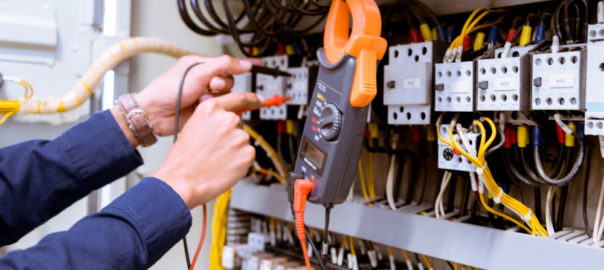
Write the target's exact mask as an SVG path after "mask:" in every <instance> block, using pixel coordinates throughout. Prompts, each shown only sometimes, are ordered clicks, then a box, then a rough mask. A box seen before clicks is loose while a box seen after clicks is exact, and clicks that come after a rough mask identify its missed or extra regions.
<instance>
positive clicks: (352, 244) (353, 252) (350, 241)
mask: <svg viewBox="0 0 604 270" xmlns="http://www.w3.org/2000/svg"><path fill="white" fill-rule="evenodd" d="M348 245H349V246H350V253H351V254H352V256H356V255H357V252H356V250H354V241H352V236H348Z"/></svg>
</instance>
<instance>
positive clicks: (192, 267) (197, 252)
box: [189, 203, 207, 270]
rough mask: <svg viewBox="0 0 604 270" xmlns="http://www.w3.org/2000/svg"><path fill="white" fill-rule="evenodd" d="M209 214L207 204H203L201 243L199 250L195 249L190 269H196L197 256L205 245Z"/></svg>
mask: <svg viewBox="0 0 604 270" xmlns="http://www.w3.org/2000/svg"><path fill="white" fill-rule="evenodd" d="M206 221H207V216H206V204H205V203H204V204H203V227H202V229H201V238H200V239H199V244H197V250H195V256H194V257H193V261H192V262H191V267H190V268H189V270H193V269H195V263H196V262H197V257H199V252H200V251H201V247H202V246H203V240H204V239H205V238H206V227H207V222H206Z"/></svg>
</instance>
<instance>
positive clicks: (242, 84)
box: [231, 72, 252, 120]
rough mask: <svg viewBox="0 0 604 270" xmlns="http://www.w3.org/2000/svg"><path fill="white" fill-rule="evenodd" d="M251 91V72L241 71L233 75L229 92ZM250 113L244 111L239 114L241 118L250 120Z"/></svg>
mask: <svg viewBox="0 0 604 270" xmlns="http://www.w3.org/2000/svg"><path fill="white" fill-rule="evenodd" d="M251 91H252V74H251V73H249V72H248V73H243V74H239V75H235V76H233V88H231V92H241V93H246V92H251ZM251 118H252V113H251V112H249V111H248V112H244V113H242V114H241V119H242V120H251Z"/></svg>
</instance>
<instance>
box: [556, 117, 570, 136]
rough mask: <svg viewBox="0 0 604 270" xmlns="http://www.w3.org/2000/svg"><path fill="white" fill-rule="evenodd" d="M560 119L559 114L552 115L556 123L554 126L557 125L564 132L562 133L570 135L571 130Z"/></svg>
mask: <svg viewBox="0 0 604 270" xmlns="http://www.w3.org/2000/svg"><path fill="white" fill-rule="evenodd" d="M561 117H562V116H561V115H560V114H559V113H556V114H554V121H556V124H558V126H560V128H562V130H564V133H566V134H569V135H572V134H573V130H572V129H571V128H570V127H568V126H567V125H566V124H565V123H564V122H563V121H562V118H561Z"/></svg>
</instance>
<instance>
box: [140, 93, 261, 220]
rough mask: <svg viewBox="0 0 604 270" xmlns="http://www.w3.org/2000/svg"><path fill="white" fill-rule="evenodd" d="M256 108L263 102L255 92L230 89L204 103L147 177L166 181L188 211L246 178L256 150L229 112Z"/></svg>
mask: <svg viewBox="0 0 604 270" xmlns="http://www.w3.org/2000/svg"><path fill="white" fill-rule="evenodd" d="M260 106H262V100H260V99H259V97H258V96H257V95H256V94H253V93H230V94H226V95H223V96H219V97H216V98H212V99H210V100H207V101H204V102H202V103H201V104H200V105H199V106H197V108H196V109H195V112H194V113H193V115H192V116H191V118H190V119H189V121H187V123H186V124H185V126H184V127H183V129H182V132H181V133H180V135H179V136H178V140H177V141H176V143H175V144H174V146H172V149H170V152H169V153H168V157H167V158H166V160H165V161H164V163H163V164H162V166H161V167H160V168H159V169H158V170H157V171H156V172H155V173H153V174H152V175H151V176H153V177H156V178H159V179H161V180H163V181H165V182H166V183H167V184H168V185H170V186H171V187H172V189H174V191H176V193H178V194H179V195H180V197H181V198H182V199H183V200H184V201H185V203H186V204H187V206H189V208H190V209H192V208H194V207H196V206H198V205H201V204H204V203H206V202H208V201H210V200H212V199H214V198H215V197H217V196H218V195H220V194H221V193H223V192H225V191H226V190H228V189H229V188H230V187H232V186H233V185H234V184H235V183H236V182H237V181H239V180H240V179H241V178H243V176H245V174H246V172H247V170H248V169H249V167H250V166H251V165H252V162H253V161H254V158H255V154H256V153H255V149H254V147H253V146H252V145H250V143H249V141H250V137H249V135H248V134H247V133H246V132H245V131H243V130H242V129H241V121H240V118H239V116H238V115H237V114H235V113H233V112H234V111H239V110H242V109H257V108H259V107H260Z"/></svg>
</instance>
